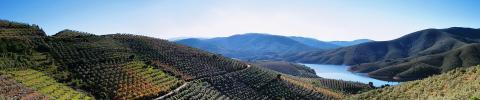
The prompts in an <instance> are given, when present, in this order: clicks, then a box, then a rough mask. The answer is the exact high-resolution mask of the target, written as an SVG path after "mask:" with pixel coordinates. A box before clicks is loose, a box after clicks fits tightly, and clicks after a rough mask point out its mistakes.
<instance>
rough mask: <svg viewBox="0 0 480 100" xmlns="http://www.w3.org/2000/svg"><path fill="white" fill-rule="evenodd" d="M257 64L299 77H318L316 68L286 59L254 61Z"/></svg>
mask: <svg viewBox="0 0 480 100" xmlns="http://www.w3.org/2000/svg"><path fill="white" fill-rule="evenodd" d="M252 63H253V64H255V65H258V66H261V67H264V68H268V69H271V70H274V71H278V72H281V73H284V74H289V75H293V76H299V77H310V78H317V77H318V76H317V75H316V73H315V70H313V69H311V68H310V67H307V66H305V65H300V64H296V63H290V62H285V61H253V62H252Z"/></svg>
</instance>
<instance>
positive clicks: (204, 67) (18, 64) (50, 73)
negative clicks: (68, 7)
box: [0, 21, 351, 100]
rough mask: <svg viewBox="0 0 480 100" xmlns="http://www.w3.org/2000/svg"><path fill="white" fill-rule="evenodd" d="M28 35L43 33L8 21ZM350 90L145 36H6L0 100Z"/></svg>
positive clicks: (2, 26)
mask: <svg viewBox="0 0 480 100" xmlns="http://www.w3.org/2000/svg"><path fill="white" fill-rule="evenodd" d="M23 29H32V30H38V31H41V29H40V28H38V26H35V25H28V24H22V23H16V22H9V21H0V30H23ZM41 33H43V31H41ZM285 77H289V78H285ZM318 80H323V79H318ZM344 83H345V84H350V83H351V82H345V81H338V83H334V84H338V85H339V87H335V88H331V87H328V86H331V84H330V83H328V82H327V83H324V82H319V83H316V84H319V85H318V86H317V85H313V84H312V83H309V82H307V81H306V80H303V79H299V78H297V77H294V76H288V75H284V74H281V73H278V72H275V71H272V70H269V69H264V68H262V67H258V66H256V65H249V64H247V63H245V62H241V61H237V60H234V59H229V58H225V57H223V56H221V55H217V54H213V53H208V52H205V51H202V50H198V49H195V48H192V47H187V46H182V45H178V44H175V43H172V42H169V41H166V40H161V39H156V38H150V37H145V36H137V35H128V34H113V35H101V36H99V35H93V34H90V33H86V32H79V31H73V30H63V31H61V32H59V33H57V34H56V35H53V36H45V35H39V34H38V32H36V31H0V86H2V87H0V99H3V98H6V99H60V100H62V99H155V98H159V97H165V98H166V99H242V100H245V99H341V98H343V97H346V96H347V95H350V94H349V93H347V92H342V91H344V90H338V91H337V90H334V89H337V88H338V89H340V88H342V86H350V85H341V84H344ZM305 84H308V86H305ZM4 87H6V88H4ZM347 88H349V87H345V88H342V89H347ZM347 90H348V89H347Z"/></svg>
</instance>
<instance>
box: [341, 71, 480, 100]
mask: <svg viewBox="0 0 480 100" xmlns="http://www.w3.org/2000/svg"><path fill="white" fill-rule="evenodd" d="M479 83H480V66H474V67H471V68H458V69H454V70H451V71H448V72H446V73H443V74H440V75H435V76H432V77H428V78H425V79H423V80H417V81H411V82H405V83H402V84H400V85H398V86H391V87H386V88H383V89H378V90H372V91H369V92H365V93H362V94H359V95H355V96H353V97H351V98H349V99H352V100H392V99H402V100H412V99H432V100H467V99H471V100H478V99H479V97H480V84H479ZM474 98H476V99H474Z"/></svg>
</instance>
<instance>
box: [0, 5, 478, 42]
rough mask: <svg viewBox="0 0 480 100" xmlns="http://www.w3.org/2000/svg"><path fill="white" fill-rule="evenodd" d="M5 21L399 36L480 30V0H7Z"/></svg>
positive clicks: (95, 29) (109, 30)
mask: <svg viewBox="0 0 480 100" xmlns="http://www.w3.org/2000/svg"><path fill="white" fill-rule="evenodd" d="M0 5H1V6H0V19H5V20H11V21H17V22H25V23H30V24H37V25H40V27H42V29H44V30H45V32H47V34H48V35H53V34H55V33H57V32H59V31H61V30H63V29H72V30H78V31H84V32H89V33H93V34H99V35H102V34H114V33H130V34H138V35H145V36H151V37H156V38H163V39H168V38H176V37H203V38H208V37H225V36H230V35H234V34H243V33H268V34H275V35H285V36H303V37H311V38H316V39H319V40H324V41H333V40H354V39H363V38H367V39H373V40H377V41H384V40H392V39H395V38H398V37H400V36H403V35H406V34H408V33H412V32H415V31H419V30H422V29H427V28H448V27H471V28H480V20H479V19H480V6H479V5H480V0H1V1H0Z"/></svg>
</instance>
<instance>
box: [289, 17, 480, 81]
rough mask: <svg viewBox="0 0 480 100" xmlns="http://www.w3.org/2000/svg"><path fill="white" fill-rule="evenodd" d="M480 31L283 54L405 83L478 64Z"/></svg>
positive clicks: (425, 33) (436, 32) (426, 33)
mask: <svg viewBox="0 0 480 100" xmlns="http://www.w3.org/2000/svg"><path fill="white" fill-rule="evenodd" d="M479 43H480V30H479V29H473V28H460V27H452V28H447V29H426V30H421V31H417V32H414V33H411V34H408V35H405V36H402V37H400V38H398V39H395V40H391V41H377V42H368V43H363V44H358V45H353V46H348V47H342V48H338V49H333V50H322V51H320V50H319V51H309V52H302V53H296V54H289V55H284V56H283V57H284V59H285V60H288V61H294V62H303V63H319V64H336V65H342V64H343V65H351V66H352V67H351V68H350V70H351V71H353V72H360V73H368V75H369V76H370V77H374V78H378V79H383V80H390V81H408V80H415V79H420V78H424V77H427V76H430V75H433V74H439V73H442V72H445V71H449V70H451V69H454V68H457V67H468V66H473V65H477V64H480V55H479V54H480V44H479Z"/></svg>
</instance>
